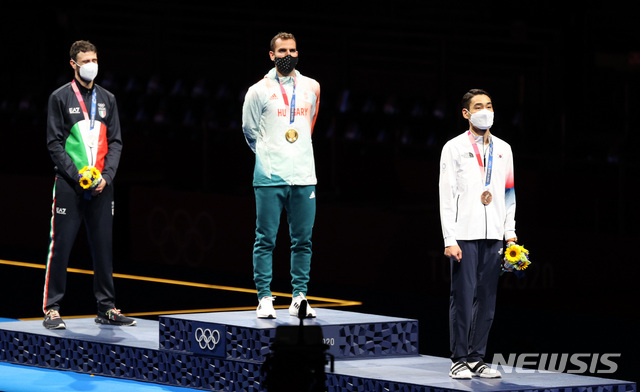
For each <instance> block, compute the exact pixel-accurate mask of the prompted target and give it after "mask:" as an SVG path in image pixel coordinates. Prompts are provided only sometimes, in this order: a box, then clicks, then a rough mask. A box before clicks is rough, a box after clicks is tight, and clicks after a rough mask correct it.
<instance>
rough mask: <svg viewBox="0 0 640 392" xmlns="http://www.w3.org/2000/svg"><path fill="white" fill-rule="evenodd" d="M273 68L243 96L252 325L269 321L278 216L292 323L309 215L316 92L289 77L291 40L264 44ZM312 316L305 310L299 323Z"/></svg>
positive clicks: (300, 296) (301, 287) (307, 248)
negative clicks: (251, 198) (285, 246)
mask: <svg viewBox="0 0 640 392" xmlns="http://www.w3.org/2000/svg"><path fill="white" fill-rule="evenodd" d="M269 57H270V58H271V61H273V62H274V64H275V67H274V68H273V69H271V70H270V71H269V72H268V73H267V74H266V75H265V76H264V78H263V79H262V80H260V81H259V82H258V83H256V84H254V85H253V86H251V87H250V88H249V90H248V91H247V95H246V97H245V101H244V105H243V107H242V130H243V132H244V136H245V139H246V140H247V143H248V144H249V147H250V148H251V150H252V151H253V152H254V153H255V154H256V162H255V168H254V173H253V187H254V191H255V196H256V215H257V219H256V240H255V243H254V247H253V271H254V281H255V284H256V289H257V290H258V301H259V304H258V308H257V310H256V312H257V316H258V318H275V317H276V312H275V310H274V307H273V301H274V297H273V296H272V295H271V289H270V284H271V279H272V264H273V249H274V248H275V241H276V235H277V233H278V227H279V225H280V215H281V214H282V210H283V209H285V210H286V211H287V220H288V223H289V233H290V236H291V284H292V286H293V294H292V296H293V300H292V302H291V306H290V307H289V314H290V315H292V316H297V315H298V309H299V307H300V304H301V302H302V301H304V300H306V299H305V296H306V294H307V284H308V282H309V272H310V267H311V232H312V229H313V223H314V220H315V213H316V192H315V185H316V183H317V180H316V173H315V163H314V157H313V145H312V143H311V135H312V133H313V127H314V125H315V122H316V118H317V116H318V109H319V106H320V85H319V84H318V82H316V81H315V80H313V79H311V78H308V77H306V76H303V75H302V74H300V72H298V71H297V70H296V69H295V66H296V64H297V63H298V50H297V47H296V39H295V38H294V36H293V35H292V34H289V33H279V34H277V35H276V36H275V37H273V39H272V40H271V50H270V51H269ZM315 316H316V312H315V310H313V309H312V308H311V307H310V306H307V313H306V315H305V317H315Z"/></svg>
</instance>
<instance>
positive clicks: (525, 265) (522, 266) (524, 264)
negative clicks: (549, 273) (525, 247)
mask: <svg viewBox="0 0 640 392" xmlns="http://www.w3.org/2000/svg"><path fill="white" fill-rule="evenodd" d="M529 264H531V262H530V261H529V260H523V261H522V263H521V264H520V270H523V269H527V267H528V266H529Z"/></svg>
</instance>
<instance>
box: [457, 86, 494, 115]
mask: <svg viewBox="0 0 640 392" xmlns="http://www.w3.org/2000/svg"><path fill="white" fill-rule="evenodd" d="M476 95H486V96H487V97H489V99H491V95H490V94H489V93H488V92H486V91H485V90H482V89H479V88H474V89H471V90H469V91H467V92H466V94H464V95H463V96H462V108H463V109H467V110H469V109H470V107H469V106H470V105H471V99H472V98H473V97H475V96H476Z"/></svg>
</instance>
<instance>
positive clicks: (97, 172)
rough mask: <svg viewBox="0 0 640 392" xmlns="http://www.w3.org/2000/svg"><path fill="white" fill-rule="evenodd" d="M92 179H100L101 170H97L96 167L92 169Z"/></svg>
mask: <svg viewBox="0 0 640 392" xmlns="http://www.w3.org/2000/svg"><path fill="white" fill-rule="evenodd" d="M91 177H93V178H99V177H100V170H98V169H96V168H95V167H92V168H91Z"/></svg>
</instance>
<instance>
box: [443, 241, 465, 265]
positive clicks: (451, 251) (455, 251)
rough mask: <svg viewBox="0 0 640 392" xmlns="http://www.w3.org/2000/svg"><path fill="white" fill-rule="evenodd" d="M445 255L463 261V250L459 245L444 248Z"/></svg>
mask: <svg viewBox="0 0 640 392" xmlns="http://www.w3.org/2000/svg"><path fill="white" fill-rule="evenodd" d="M444 255H445V256H447V257H448V258H450V259H451V258H454V259H456V261H458V262H460V260H462V249H460V247H459V246H458V245H451V246H447V247H446V248H444Z"/></svg>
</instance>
